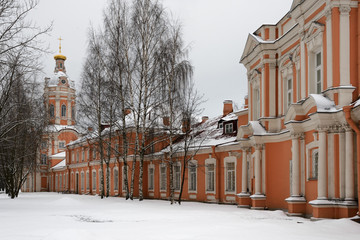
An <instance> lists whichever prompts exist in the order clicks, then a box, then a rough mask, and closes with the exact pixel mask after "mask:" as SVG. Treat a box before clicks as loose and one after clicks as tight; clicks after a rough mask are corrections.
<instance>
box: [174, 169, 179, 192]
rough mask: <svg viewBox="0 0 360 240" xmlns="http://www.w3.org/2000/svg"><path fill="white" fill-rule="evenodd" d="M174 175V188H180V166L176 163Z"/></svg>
mask: <svg viewBox="0 0 360 240" xmlns="http://www.w3.org/2000/svg"><path fill="white" fill-rule="evenodd" d="M174 172H175V177H174V187H175V190H180V179H181V177H180V176H181V167H180V165H176V166H175V167H174Z"/></svg>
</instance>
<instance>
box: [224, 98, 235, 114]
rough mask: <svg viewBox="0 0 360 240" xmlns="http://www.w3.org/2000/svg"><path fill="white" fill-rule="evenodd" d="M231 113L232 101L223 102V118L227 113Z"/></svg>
mask: <svg viewBox="0 0 360 240" xmlns="http://www.w3.org/2000/svg"><path fill="white" fill-rule="evenodd" d="M232 112H233V104H232V100H225V101H224V109H223V116H226V115H228V114H229V113H232Z"/></svg>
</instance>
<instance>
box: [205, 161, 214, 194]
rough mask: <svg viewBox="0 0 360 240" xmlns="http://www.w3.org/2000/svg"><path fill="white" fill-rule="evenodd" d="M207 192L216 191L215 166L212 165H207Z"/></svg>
mask: <svg viewBox="0 0 360 240" xmlns="http://www.w3.org/2000/svg"><path fill="white" fill-rule="evenodd" d="M206 178H207V179H206V180H207V189H206V190H207V191H214V190H215V164H213V163H211V164H208V165H207V175H206Z"/></svg>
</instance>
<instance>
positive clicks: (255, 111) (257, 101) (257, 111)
mask: <svg viewBox="0 0 360 240" xmlns="http://www.w3.org/2000/svg"><path fill="white" fill-rule="evenodd" d="M253 100H254V101H253V103H254V106H253V116H254V119H253V120H257V119H258V118H259V117H260V90H259V89H258V88H257V89H254V96H253Z"/></svg>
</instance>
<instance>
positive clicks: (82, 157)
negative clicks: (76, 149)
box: [81, 149, 85, 162]
mask: <svg viewBox="0 0 360 240" xmlns="http://www.w3.org/2000/svg"><path fill="white" fill-rule="evenodd" d="M81 161H82V162H83V161H85V149H83V151H82V156H81Z"/></svg>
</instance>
